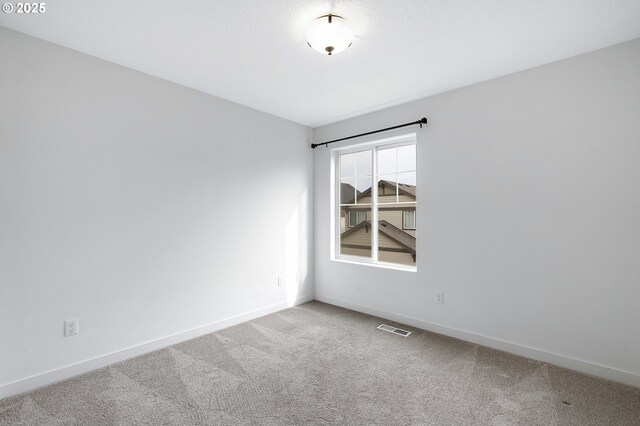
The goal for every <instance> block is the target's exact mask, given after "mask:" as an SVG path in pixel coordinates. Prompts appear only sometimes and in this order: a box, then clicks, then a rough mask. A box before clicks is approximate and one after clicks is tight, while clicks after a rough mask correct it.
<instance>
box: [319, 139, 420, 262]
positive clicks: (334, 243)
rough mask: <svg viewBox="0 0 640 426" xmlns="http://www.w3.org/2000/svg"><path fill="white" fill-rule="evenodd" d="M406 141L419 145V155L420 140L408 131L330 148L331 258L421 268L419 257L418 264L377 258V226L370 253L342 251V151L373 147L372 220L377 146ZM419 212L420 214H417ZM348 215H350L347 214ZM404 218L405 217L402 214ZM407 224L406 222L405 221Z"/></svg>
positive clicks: (375, 204)
mask: <svg viewBox="0 0 640 426" xmlns="http://www.w3.org/2000/svg"><path fill="white" fill-rule="evenodd" d="M407 145H415V147H416V157H417V151H418V143H417V134H416V133H408V134H403V135H399V136H394V137H390V138H385V139H378V140H373V141H368V142H364V143H360V144H354V145H348V146H342V147H336V148H333V149H331V167H330V171H331V191H330V192H331V193H332V197H331V198H332V202H331V206H330V209H331V215H330V217H331V218H332V220H331V238H330V240H331V247H330V259H331V260H333V261H337V262H344V263H349V264H359V265H366V266H375V267H381V268H386V269H395V270H400V271H409V272H417V270H418V261H417V260H416V264H415V265H414V266H410V265H402V264H398V263H390V262H383V261H380V260H378V259H377V257H378V251H379V250H378V230H377V229H375V230H374V232H372V238H371V240H372V241H371V257H370V258H366V257H361V256H350V255H345V254H340V205H341V203H340V191H339V188H340V169H339V167H340V155H343V154H352V153H356V152H360V151H366V150H371V151H372V156H371V162H372V164H371V197H372V200H371V216H372V217H371V222H372V223H378V210H379V207H378V185H375V184H374V181H375V180H376V177H377V176H378V170H377V164H376V163H377V161H376V159H377V150H378V149H380V148H393V147H401V146H407ZM417 169H418V165H417V158H416V170H415V173H416V182H417V178H418V170H417ZM412 205H413V206H415V209H416V211H417V209H418V202H417V197H416V202H415V204H412ZM416 215H417V214H416ZM347 216H348V215H347ZM403 222H404V217H403ZM403 224H404V223H403ZM348 225H349V221H348V217H347V228H351V227H350V226H348Z"/></svg>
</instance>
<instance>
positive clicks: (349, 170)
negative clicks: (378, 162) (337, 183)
mask: <svg viewBox="0 0 640 426" xmlns="http://www.w3.org/2000/svg"><path fill="white" fill-rule="evenodd" d="M355 158H356V155H355V154H343V155H341V156H340V177H351V176H355V167H354V165H355V164H354V162H355Z"/></svg>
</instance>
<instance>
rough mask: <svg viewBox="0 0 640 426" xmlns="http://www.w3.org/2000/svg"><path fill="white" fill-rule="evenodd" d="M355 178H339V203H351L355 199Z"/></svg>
mask: <svg viewBox="0 0 640 426" xmlns="http://www.w3.org/2000/svg"><path fill="white" fill-rule="evenodd" d="M354 181H355V178H352V177H350V178H343V179H340V204H353V203H355V200H356V188H355V184H354Z"/></svg>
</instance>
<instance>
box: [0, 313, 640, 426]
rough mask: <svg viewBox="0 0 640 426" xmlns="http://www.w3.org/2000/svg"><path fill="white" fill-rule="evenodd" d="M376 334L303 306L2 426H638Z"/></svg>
mask: <svg viewBox="0 0 640 426" xmlns="http://www.w3.org/2000/svg"><path fill="white" fill-rule="evenodd" d="M380 322H381V321H380V319H377V318H374V317H371V316H368V315H363V314H359V313H356V312H352V311H348V310H345V309H341V308H337V307H334V306H331V305H326V304H323V303H318V302H311V303H307V304H304V305H302V306H299V307H296V308H291V309H287V310H285V311H282V312H279V313H276V314H272V315H268V316H266V317H263V318H259V319H257V320H254V321H250V322H247V323H244V324H240V325H238V326H235V327H231V328H228V329H225V330H221V331H219V332H217V333H213V334H209V335H206V336H204V337H201V338H198V339H194V340H190V341H188V342H185V343H182V344H178V345H175V346H172V347H169V348H167V349H163V350H160V351H156V352H153V353H150V354H148V355H145V356H142V357H138V358H135V359H132V360H129V361H125V362H122V363H119V364H115V365H112V366H110V367H107V368H103V369H100V370H97V371H94V372H92V373H89V374H85V375H83V376H79V377H76V378H74V379H71V380H67V381H64V382H61V383H57V384H54V385H51V386H48V387H45V388H42V389H39V390H36V391H33V392H29V393H26V394H23V395H19V396H15V397H12V398H9V399H5V400H2V401H0V424H2V425H111V424H117V425H125V424H126V425H138V424H154V425H159V424H171V425H305V424H308V425H316V424H327V425H329V424H330V425H599V426H601V425H640V389H638V388H633V387H628V386H623V385H620V384H616V383H613V382H609V381H605V380H600V379H596V378H593V377H589V376H585V375H583V374H579V373H575V372H572V371H568V370H565V369H562V368H558V367H554V366H552V365H548V364H545V363H541V362H536V361H531V360H528V359H526V358H521V357H517V356H513V355H509V354H506V353H503V352H498V351H495V350H492V349H488V348H485V347H481V346H477V345H473V344H470V343H466V342H463V341H460V340H456V339H452V338H448V337H444V336H441V335H438V334H433V333H428V332H423V331H418V330H415V329H413V328H411V327H404V328H407V329H409V330H412V331H414V332H415V333H414V334H412V335H411V336H410V337H407V338H405V337H400V336H396V335H393V334H390V333H387V332H384V331H380V330H377V329H376V328H375V327H376V326H377V325H378V324H380ZM385 322H386V323H390V322H389V321H385Z"/></svg>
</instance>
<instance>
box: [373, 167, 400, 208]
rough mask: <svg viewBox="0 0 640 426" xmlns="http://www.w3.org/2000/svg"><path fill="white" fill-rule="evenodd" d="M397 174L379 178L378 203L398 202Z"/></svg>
mask: <svg viewBox="0 0 640 426" xmlns="http://www.w3.org/2000/svg"><path fill="white" fill-rule="evenodd" d="M397 179H398V177H397V175H396V174H393V175H383V176H379V179H378V203H380V204H388V203H393V204H395V203H397V202H398V198H397V191H398V190H397V184H396V181H397Z"/></svg>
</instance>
